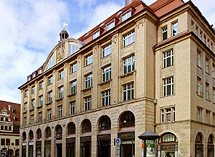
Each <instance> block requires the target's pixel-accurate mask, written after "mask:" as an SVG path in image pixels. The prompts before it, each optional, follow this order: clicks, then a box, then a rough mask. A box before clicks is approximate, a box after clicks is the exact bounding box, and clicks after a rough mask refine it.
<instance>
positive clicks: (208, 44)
mask: <svg viewBox="0 0 215 157" xmlns="http://www.w3.org/2000/svg"><path fill="white" fill-rule="evenodd" d="M207 46H208V47H209V48H210V39H209V38H208V42H207Z"/></svg>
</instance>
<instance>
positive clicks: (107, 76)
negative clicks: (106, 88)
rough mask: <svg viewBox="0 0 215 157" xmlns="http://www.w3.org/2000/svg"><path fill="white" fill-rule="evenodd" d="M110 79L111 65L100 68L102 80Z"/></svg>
mask: <svg viewBox="0 0 215 157" xmlns="http://www.w3.org/2000/svg"><path fill="white" fill-rule="evenodd" d="M110 79H111V66H109V67H106V68H104V69H103V70H102V82H106V81H109V80H110Z"/></svg>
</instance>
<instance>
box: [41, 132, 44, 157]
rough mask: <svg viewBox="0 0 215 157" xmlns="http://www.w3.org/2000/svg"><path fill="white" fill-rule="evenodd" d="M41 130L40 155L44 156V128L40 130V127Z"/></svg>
mask: <svg viewBox="0 0 215 157" xmlns="http://www.w3.org/2000/svg"><path fill="white" fill-rule="evenodd" d="M41 132H42V142H41V157H44V156H45V153H44V152H45V130H42V129H41Z"/></svg>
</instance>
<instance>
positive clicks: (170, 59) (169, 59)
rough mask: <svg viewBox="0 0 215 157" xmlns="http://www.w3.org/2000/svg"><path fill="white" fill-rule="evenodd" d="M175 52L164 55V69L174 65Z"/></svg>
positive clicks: (171, 51)
mask: <svg viewBox="0 0 215 157" xmlns="http://www.w3.org/2000/svg"><path fill="white" fill-rule="evenodd" d="M173 61H174V59H173V50H170V51H167V52H164V53H163V67H164V68H167V67H169V66H172V65H173Z"/></svg>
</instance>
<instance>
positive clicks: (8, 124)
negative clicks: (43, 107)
mask: <svg viewBox="0 0 215 157" xmlns="http://www.w3.org/2000/svg"><path fill="white" fill-rule="evenodd" d="M20 108H21V105H20V104H17V103H12V102H7V101H2V100H0V142H1V143H0V151H1V152H0V155H1V156H2V157H6V156H19V129H20Z"/></svg>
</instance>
